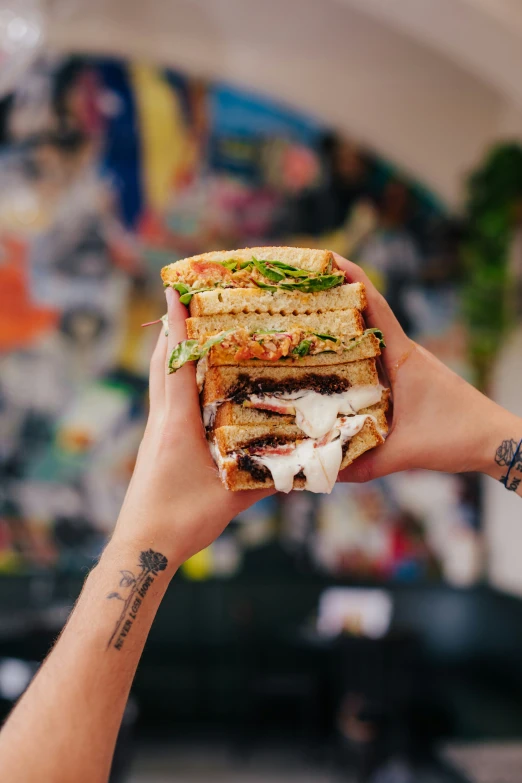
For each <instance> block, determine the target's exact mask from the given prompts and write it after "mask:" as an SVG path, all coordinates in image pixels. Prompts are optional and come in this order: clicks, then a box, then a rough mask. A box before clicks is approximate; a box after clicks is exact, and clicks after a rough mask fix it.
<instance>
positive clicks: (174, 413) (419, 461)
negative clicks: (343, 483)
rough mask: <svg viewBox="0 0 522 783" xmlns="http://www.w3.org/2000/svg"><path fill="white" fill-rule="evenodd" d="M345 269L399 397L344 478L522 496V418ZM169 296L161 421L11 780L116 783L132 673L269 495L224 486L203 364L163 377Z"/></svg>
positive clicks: (24, 709) (24, 711)
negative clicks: (412, 332)
mask: <svg viewBox="0 0 522 783" xmlns="http://www.w3.org/2000/svg"><path fill="white" fill-rule="evenodd" d="M338 263H339V265H340V266H341V267H342V268H343V269H344V270H345V272H346V273H347V278H348V279H349V280H351V281H361V282H364V283H365V285H366V290H367V296H368V310H367V319H368V322H369V324H370V325H373V326H376V325H378V326H379V327H380V328H382V329H383V331H384V333H385V335H386V339H387V343H388V347H387V348H386V351H385V352H384V355H383V362H384V366H385V369H386V372H387V375H388V378H389V381H390V384H391V386H392V390H393V399H394V416H393V423H392V427H391V429H390V434H389V436H388V439H387V441H386V443H385V444H384V445H383V446H381V447H380V448H378V449H376V450H375V451H374V452H370V453H367V454H366V455H363V456H362V457H361V458H359V459H358V460H357V461H356V462H355V463H354V464H353V465H351V466H350V467H349V468H347V469H346V470H345V471H344V472H343V475H342V478H343V479H344V480H351V481H366V480H369V479H371V478H375V477H377V476H383V475H387V474H389V473H393V472H395V471H400V470H408V469H413V468H424V469H428V470H439V471H448V472H463V471H480V472H483V473H486V474H488V475H490V476H491V477H493V478H495V479H497V480H500V481H502V483H504V485H505V487H506V489H507V490H508V491H513V492H516V493H517V494H519V495H521V494H522V487H521V481H522V458H521V455H520V447H521V444H522V419H520V418H518V417H516V416H514V415H512V414H511V413H509V412H508V411H506V410H504V409H503V408H501V407H500V406H498V405H496V404H495V403H494V402H492V401H491V400H489V399H488V398H487V397H485V396H483V395H482V394H481V393H480V392H478V391H477V390H476V389H474V388H473V387H472V386H471V385H469V384H467V383H466V382H465V381H464V380H462V379H461V378H460V377H459V376H457V375H456V374H454V373H453V372H451V370H449V369H448V368H447V367H445V366H444V365H443V364H442V363H441V362H439V361H438V360H437V359H435V357H434V356H432V355H431V354H430V353H429V352H427V351H426V350H424V349H423V348H421V347H420V346H418V345H417V344H416V343H414V342H413V341H412V340H410V339H409V338H408V337H407V335H406V334H405V333H404V331H403V330H402V328H401V326H400V324H399V322H398V321H397V319H396V318H395V316H394V315H393V313H392V311H391V309H390V307H389V306H388V304H387V303H386V301H385V300H384V299H383V297H382V296H381V295H380V294H379V293H378V292H377V291H376V289H375V288H374V286H373V285H372V284H371V282H370V281H369V279H368V278H367V277H366V275H365V274H364V273H363V272H362V271H361V270H360V269H359V267H357V266H356V265H355V264H352V263H351V262H348V261H345V260H344V259H341V258H338ZM166 293H167V300H168V320H169V330H168V337H167V336H165V334H164V333H163V329H162V331H161V333H160V335H159V338H158V342H157V346H156V349H155V351H154V355H153V357H152V361H151V372H150V415H149V419H148V422H147V426H146V429H145V433H144V436H143V440H142V443H141V446H140V450H139V454H138V459H137V463H136V468H135V471H134V474H133V477H132V479H131V482H130V486H129V489H128V492H127V495H126V497H125V500H124V503H123V506H122V509H121V513H120V516H119V519H118V522H117V525H116V528H115V530H114V533H113V535H112V538H111V540H110V541H109V543H108V545H107V547H106V549H105V551H104V552H103V554H102V556H101V558H100V560H99V562H98V564H97V565H96V567H95V568H94V569H93V570H92V571H91V573H90V575H89V576H88V578H87V580H86V582H85V586H84V589H83V591H82V593H81V595H80V598H79V599H78V602H77V604H76V607H75V608H74V610H73V612H72V614H71V616H70V618H69V620H68V623H67V625H66V627H65V629H64V631H63V633H62V635H61V637H60V638H59V640H58V642H57V643H56V645H55V647H54V649H53V651H52V652H51V654H50V655H49V656H48V658H47V660H46V661H45V662H44V664H43V665H42V667H41V668H40V670H39V672H38V674H37V676H36V677H35V679H34V680H33V682H32V684H31V685H30V686H29V688H28V689H27V691H26V693H25V694H24V695H23V696H22V698H21V699H20V701H19V702H18V704H17V706H16V707H15V709H14V710H13V712H12V713H11V715H10V717H9V719H8V720H7V722H6V724H5V725H4V727H3V730H2V732H1V733H0V768H1V769H2V771H3V773H4V777H6V778H8V779H9V780H10V781H12V783H27V781H29V780H46V781H71V780H74V781H76V783H83V782H85V783H98V782H99V783H101V782H102V781H106V780H107V778H108V775H109V770H110V766H111V759H112V755H113V752H114V746H115V742H116V737H117V734H118V729H119V726H120V723H121V720H122V715H123V712H124V709H125V705H126V702H127V699H128V696H129V691H130V687H131V684H132V680H133V677H134V673H135V671H136V667H137V665H138V661H139V658H140V655H141V652H142V650H143V647H144V644H145V641H146V638H147V635H148V633H149V630H150V627H151V625H152V622H153V620H154V616H155V614H156V611H157V609H158V606H159V604H160V602H161V599H162V597H163V595H164V593H165V591H166V589H167V587H168V585H169V582H170V580H171V579H172V577H173V576H174V574H175V573H176V571H177V570H178V568H179V567H180V566H181V564H182V563H184V562H185V561H186V560H187V559H188V558H189V557H191V556H192V555H194V554H195V553H197V552H199V551H200V550H202V549H204V548H205V547H207V546H208V545H209V544H210V543H211V542H212V541H213V540H214V539H215V538H216V537H217V536H218V535H220V533H221V532H222V531H223V530H224V528H225V527H226V525H227V524H228V522H229V521H230V519H232V517H234V516H235V515H236V514H237V513H238V512H240V511H241V510H242V509H244V508H246V507H247V506H248V505H250V504H252V503H253V502H255V501H256V500H258V499H259V498H260V497H262V496H263V495H264V494H266V493H264V492H262V491H261V492H259V491H254V492H235V493H234V492H227V491H226V490H225V489H224V488H223V486H222V484H221V482H220V480H219V477H218V474H217V471H216V470H215V468H214V465H213V462H212V458H211V456H210V453H209V450H208V446H207V442H206V439H205V433H204V430H203V426H202V422H201V416H200V410H199V399H198V391H197V386H196V379H195V370H194V367H190V366H188V365H187V366H185V367H183V368H182V369H181V370H180V371H179V372H178V373H176V374H175V375H174V376H172V375H167V374H166V372H165V367H166V360H167V355H168V354H169V352H170V351H171V350H172V349H173V347H174V346H175V345H176V344H177V343H178V342H179V341H180V340H183V339H185V338H186V329H185V317H186V310H185V308H184V307H183V306H182V305H181V304H180V303H179V297H178V295H177V294H175V292H174V291H173V290H172V289H170V288H169V289H167V292H166ZM442 423H443V426H442ZM420 426H422V431H423V437H422V438H419V427H420ZM189 457H190V459H189ZM28 748H30V750H31V752H28Z"/></svg>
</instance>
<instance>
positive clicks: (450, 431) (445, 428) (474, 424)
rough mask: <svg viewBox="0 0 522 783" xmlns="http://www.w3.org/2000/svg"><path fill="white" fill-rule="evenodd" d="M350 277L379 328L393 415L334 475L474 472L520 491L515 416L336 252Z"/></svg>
mask: <svg viewBox="0 0 522 783" xmlns="http://www.w3.org/2000/svg"><path fill="white" fill-rule="evenodd" d="M336 260H337V263H338V264H339V266H340V267H341V268H342V269H344V270H345V272H346V276H347V278H348V279H349V280H352V281H360V282H363V283H364V284H365V286H366V294H367V297H368V309H367V311H366V320H367V321H368V324H369V325H370V326H378V327H379V328H380V329H382V330H383V332H384V336H385V339H386V344H387V347H386V349H385V350H384V352H383V356H382V359H383V365H384V369H385V371H386V374H387V376H388V379H389V382H390V385H391V389H392V394H393V422H392V426H391V429H390V433H389V435H388V438H387V439H386V443H385V444H384V445H383V446H380V447H379V448H378V449H375V450H374V451H371V452H368V453H367V454H363V456H362V457H359V459H357V460H356V462H354V463H353V465H350V466H349V467H348V468H346V470H344V471H343V472H342V474H341V479H342V480H343V481H368V480H369V479H372V478H378V477H379V476H386V475H388V474H389V473H396V472H397V471H401V470H411V469H414V468H424V469H427V470H440V471H444V472H447V473H460V472H467V471H477V472H481V473H485V474H487V475H489V476H491V477H492V478H494V479H497V480H498V481H500V480H503V479H504V480H505V476H506V474H507V471H508V469H509V466H510V464H511V462H512V461H513V464H512V466H511V470H510V471H509V477H508V481H507V487H506V488H507V489H508V490H509V491H512V492H516V493H517V494H519V495H522V447H521V454H520V459H514V460H513V458H514V457H515V451H516V449H517V446H518V443H519V442H520V440H521V438H522V419H520V418H519V417H518V416H514V415H513V414H512V413H509V412H508V411H506V410H505V409H504V408H501V407H500V406H499V405H497V404H496V403H495V402H493V401H492V400H490V399H488V397H486V396H484V395H483V394H481V393H480V392H479V391H477V389H475V388H474V387H473V386H471V385H470V384H469V383H466V381H464V380H463V379H462V378H460V377H459V376H458V375H456V373H454V372H452V371H451V370H450V369H448V368H447V367H446V366H445V365H444V364H443V363H442V362H440V361H439V360H438V359H436V358H435V357H434V356H433V355H432V354H431V353H429V351H426V350H425V349H424V348H422V347H421V346H420V345H417V344H416V343H414V342H413V341H412V340H410V338H409V337H407V336H406V334H405V333H404V331H403V330H402V328H401V326H400V324H399V322H398V321H397V319H396V318H395V316H394V315H393V313H392V311H391V309H390V307H389V306H388V304H387V303H386V300H385V299H384V297H382V296H381V294H379V293H378V291H377V290H376V289H375V287H374V286H373V285H372V283H371V282H370V281H369V279H368V278H367V276H366V275H365V274H364V272H363V271H362V270H361V269H360V268H359V267H358V266H356V265H355V264H353V263H352V262H350V261H346V260H345V259H344V258H341V257H340V256H336Z"/></svg>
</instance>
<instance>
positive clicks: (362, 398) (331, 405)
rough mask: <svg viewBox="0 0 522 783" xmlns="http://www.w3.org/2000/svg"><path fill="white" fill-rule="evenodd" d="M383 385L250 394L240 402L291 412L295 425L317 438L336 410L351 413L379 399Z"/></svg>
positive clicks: (327, 428) (327, 427)
mask: <svg viewBox="0 0 522 783" xmlns="http://www.w3.org/2000/svg"><path fill="white" fill-rule="evenodd" d="M382 392H383V387H382V386H381V385H380V384H379V385H376V386H371V385H368V386H367V385H364V386H363V385H361V386H352V387H351V388H349V389H348V390H347V391H343V392H340V393H338V394H319V393H318V392H316V391H310V390H304V391H295V392H290V393H288V394H284V393H281V394H266V395H256V394H253V395H252V396H251V397H250V398H249V399H248V400H245V402H244V403H243V405H244V406H245V407H248V408H257V409H259V410H265V411H271V412H273V413H280V414H283V415H287V416H295V423H296V425H297V426H298V427H299V428H300V429H301V430H302V431H303V432H304V433H305V435H308V437H309V438H321V437H323V436H324V435H326V434H327V433H328V432H329V431H330V430H331V429H332V428H333V427H334V425H335V422H336V420H337V417H338V416H339V415H340V414H344V415H347V416H353V415H354V414H356V413H358V412H359V411H360V410H362V408H368V407H369V406H370V405H375V404H376V403H378V402H380V400H381V397H382Z"/></svg>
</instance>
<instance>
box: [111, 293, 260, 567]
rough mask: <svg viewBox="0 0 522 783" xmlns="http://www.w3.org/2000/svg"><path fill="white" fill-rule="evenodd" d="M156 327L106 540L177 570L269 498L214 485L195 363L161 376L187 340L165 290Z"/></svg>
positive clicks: (181, 317) (175, 303)
mask: <svg viewBox="0 0 522 783" xmlns="http://www.w3.org/2000/svg"><path fill="white" fill-rule="evenodd" d="M166 296H167V303H168V322H169V329H168V332H169V334H168V338H167V337H166V336H165V333H164V330H163V328H162V329H161V333H160V335H159V337H158V342H157V344H156V348H155V350H154V354H153V356H152V360H151V363H150V412H149V418H148V422H147V427H146V430H145V434H144V437H143V441H142V443H141V446H140V449H139V453H138V459H137V462H136V468H135V470H134V474H133V476H132V480H131V483H130V485H129V489H128V491H127V495H126V498H125V502H124V504H123V508H122V511H121V515H120V518H119V520H118V524H117V526H116V529H115V532H114V536H113V539H116V540H117V541H118V542H119V543H120V544H121V542H122V540H129V541H130V542H131V543H132V545H133V546H134V545H135V543H136V542H137V541H138V542H143V544H144V546H146V547H147V548H148V547H152V548H153V549H157V550H158V551H160V552H162V553H164V554H165V555H167V557H168V559H169V563H172V564H174V566H175V567H176V568H177V567H178V566H179V565H181V563H183V562H184V561H185V560H187V559H188V558H189V557H191V555H194V554H196V552H199V551H200V550H201V549H204V548H205V547H206V546H208V545H209V544H210V543H211V542H212V541H214V539H215V538H217V536H219V535H220V533H221V532H222V531H223V530H224V528H225V527H226V525H227V524H228V522H230V520H231V519H232V518H233V517H234V516H235V515H236V514H238V513H239V512H240V511H242V510H243V509H245V508H247V507H248V506H250V505H252V503H255V502H256V501H257V500H259V499H260V498H262V497H265V496H266V495H268V494H270V493H269V492H267V491H265V490H259V491H244V492H229V491H227V490H226V489H225V488H224V487H223V485H222V484H221V481H220V479H219V475H218V470H217V468H216V466H215V464H214V461H213V460H212V457H211V456H210V451H209V447H208V443H207V440H206V438H205V431H204V428H203V424H202V421H201V413H200V408H199V397H198V390H197V385H196V371H195V367H194V365H189V364H187V365H185V366H184V367H183V368H182V369H181V370H178V371H177V372H176V373H174V374H172V375H168V374H167V357H168V356H170V353H171V351H172V349H173V348H174V346H175V345H177V344H178V343H179V342H180V341H181V340H185V339H186V338H187V333H186V328H185V318H186V317H187V315H188V313H187V310H186V308H185V307H183V305H181V304H180V302H179V294H178V293H177V292H176V291H174V290H173V289H172V288H167V289H166Z"/></svg>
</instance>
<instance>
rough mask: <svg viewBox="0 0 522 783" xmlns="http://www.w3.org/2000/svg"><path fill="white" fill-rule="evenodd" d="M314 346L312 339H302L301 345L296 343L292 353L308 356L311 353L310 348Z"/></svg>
mask: <svg viewBox="0 0 522 783" xmlns="http://www.w3.org/2000/svg"><path fill="white" fill-rule="evenodd" d="M311 347H312V343H311V342H310V340H301V342H300V343H299V345H296V347H295V348H294V350H293V351H292V353H295V354H297V356H299V357H300V358H302V357H303V356H307V355H308V354H309V353H310V348H311Z"/></svg>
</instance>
